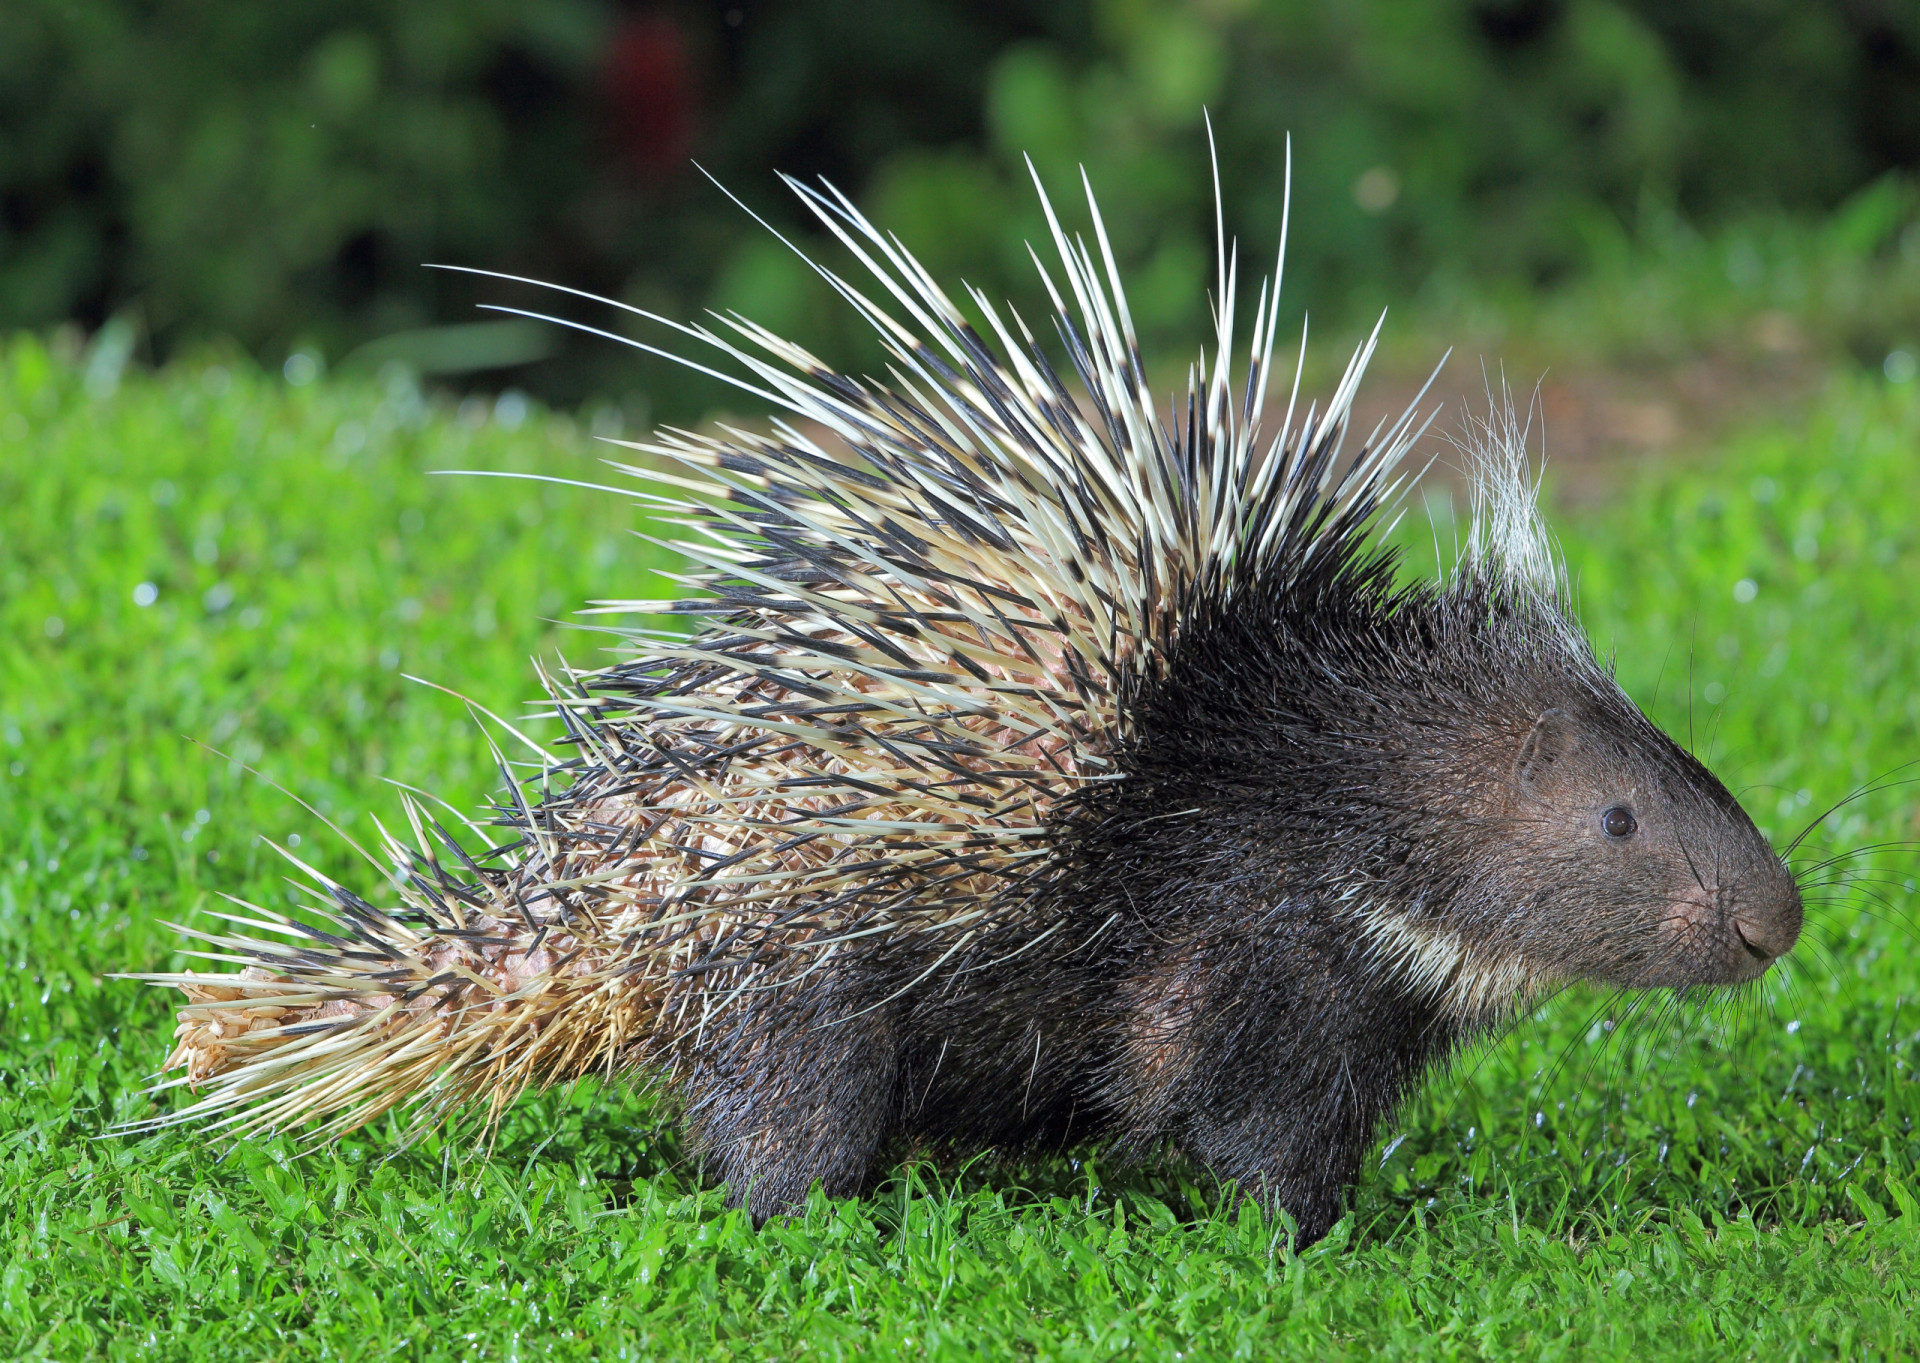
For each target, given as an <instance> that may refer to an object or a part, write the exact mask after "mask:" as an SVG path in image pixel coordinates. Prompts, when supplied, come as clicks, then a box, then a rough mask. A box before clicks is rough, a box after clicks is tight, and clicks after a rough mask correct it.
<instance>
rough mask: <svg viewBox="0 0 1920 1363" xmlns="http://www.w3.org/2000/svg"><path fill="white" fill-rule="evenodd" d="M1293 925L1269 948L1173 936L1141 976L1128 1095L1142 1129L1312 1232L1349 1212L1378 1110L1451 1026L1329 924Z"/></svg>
mask: <svg viewBox="0 0 1920 1363" xmlns="http://www.w3.org/2000/svg"><path fill="white" fill-rule="evenodd" d="M1286 935H1287V937H1288V938H1289V940H1287V941H1285V942H1283V943H1280V944H1278V945H1279V946H1280V948H1281V949H1279V950H1274V951H1272V952H1266V951H1260V952H1248V951H1243V950H1239V949H1237V948H1236V949H1235V950H1229V951H1222V950H1220V949H1219V948H1218V947H1217V946H1215V947H1214V948H1213V949H1212V950H1209V949H1208V948H1206V947H1199V946H1186V947H1181V948H1175V949H1174V950H1173V951H1171V952H1169V953H1168V954H1167V955H1166V956H1165V957H1163V958H1162V959H1161V960H1160V961H1159V962H1158V969H1156V970H1153V971H1151V972H1149V973H1147V974H1145V975H1143V976H1141V977H1139V978H1137V979H1136V980H1134V981H1133V982H1132V983H1131V984H1130V985H1129V986H1128V988H1127V990H1126V995H1127V996H1128V997H1129V1001H1130V1003H1131V1005H1132V1022H1131V1025H1130V1027H1129V1033H1130V1036H1129V1040H1128V1044H1127V1047H1126V1050H1125V1056H1126V1059H1125V1062H1124V1063H1125V1077H1124V1079H1123V1092H1122V1094H1121V1095H1119V1096H1120V1099H1121V1105H1122V1107H1123V1108H1124V1109H1125V1110H1127V1112H1128V1114H1129V1118H1130V1121H1131V1124H1132V1125H1134V1126H1135V1127H1136V1128H1137V1129H1140V1130H1143V1131H1152V1132H1157V1133H1162V1134H1164V1135H1167V1136H1171V1137H1172V1138H1173V1139H1174V1140H1175V1141H1176V1142H1177V1144H1178V1145H1179V1146H1180V1147H1181V1148H1182V1149H1183V1150H1184V1151H1185V1152H1186V1153H1187V1154H1188V1155H1189V1156H1191V1157H1192V1158H1193V1159H1195V1160H1196V1161H1197V1162H1199V1163H1200V1164H1202V1165H1204V1166H1205V1167H1206V1168H1208V1169H1209V1170H1211V1171H1212V1172H1213V1174H1214V1175H1215V1176H1216V1177H1218V1178H1220V1179H1221V1180H1222V1181H1223V1182H1231V1183H1232V1184H1234V1185H1235V1187H1236V1188H1237V1190H1238V1192H1239V1194H1240V1195H1241V1196H1245V1197H1252V1198H1255V1199H1257V1200H1258V1201H1260V1202H1262V1203H1264V1204H1266V1205H1267V1207H1268V1208H1270V1209H1275V1208H1283V1209H1285V1211H1286V1212H1287V1213H1288V1214H1289V1215H1290V1216H1292V1217H1293V1219H1294V1223H1295V1225H1296V1226H1297V1227H1298V1230H1299V1237H1300V1243H1301V1244H1302V1245H1306V1244H1311V1243H1312V1242H1313V1241H1315V1240H1318V1239H1320V1238H1321V1237H1322V1236H1324V1235H1325V1234H1326V1233H1327V1231H1328V1230H1329V1229H1330V1228H1331V1227H1332V1226H1333V1223H1334V1222H1335V1221H1337V1220H1338V1219H1339V1217H1340V1214H1341V1211H1342V1208H1343V1206H1344V1203H1345V1199H1346V1192H1347V1189H1348V1188H1349V1187H1351V1186H1352V1184H1353V1182H1354V1180H1355V1178H1356V1177H1357V1176H1358V1173H1359V1169H1360V1162H1361V1160H1362V1158H1363V1157H1364V1156H1365V1153H1366V1150H1367V1148H1368V1146H1369V1145H1370V1144H1371V1143H1372V1141H1373V1138H1374V1135H1375V1133H1376V1130H1377V1128H1378V1127H1379V1125H1380V1123H1381V1121H1382V1120H1383V1119H1384V1118H1386V1117H1387V1116H1388V1115H1389V1114H1390V1113H1391V1112H1392V1111H1393V1110H1394V1108H1395V1107H1396V1106H1397V1105H1398V1104H1399V1102H1400V1100H1401V1098H1402V1097H1403V1096H1404V1095H1405V1093H1406V1091H1407V1089H1408V1088H1409V1087H1410V1086H1411V1085H1412V1084H1413V1083H1414V1082H1416V1081H1417V1079H1418V1077H1419V1076H1420V1074H1421V1073H1422V1072H1423V1071H1424V1070H1425V1068H1426V1066H1427V1065H1428V1064H1429V1063H1430V1062H1431V1061H1432V1060H1434V1059H1435V1058H1437V1057H1438V1056H1439V1055H1440V1054H1442V1053H1443V1052H1444V1051H1445V1050H1446V1049H1447V1047H1448V1046H1450V1045H1451V1030H1450V1028H1449V1027H1448V1026H1447V1024H1446V1023H1445V1021H1444V1020H1443V1019H1441V1018H1438V1017H1437V1016H1435V1015H1434V1014H1433V1013H1432V1012H1431V1011H1430V1010H1429V1009H1427V1008H1426V1007H1425V1006H1424V1005H1423V1004H1422V1003H1421V1002H1420V1001H1419V1000H1417V999H1408V998H1406V997H1405V996H1404V995H1401V994H1399V993H1397V992H1393V991H1376V990H1373V989H1370V988H1368V987H1367V983H1366V981H1365V977H1364V975H1363V974H1362V973H1361V972H1359V971H1357V970H1355V969H1354V968H1353V966H1354V962H1353V959H1352V958H1351V956H1349V954H1348V952H1347V951H1346V950H1345V949H1343V947H1342V946H1341V945H1339V944H1337V943H1332V942H1329V941H1327V940H1324V937H1323V935H1322V934H1321V933H1319V932H1316V931H1313V930H1311V929H1308V930H1306V931H1293V932H1289V933H1287V934H1286ZM1254 961H1261V962H1263V963H1264V966H1263V968H1258V969H1255V968H1250V967H1251V963H1252V962H1254Z"/></svg>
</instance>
